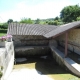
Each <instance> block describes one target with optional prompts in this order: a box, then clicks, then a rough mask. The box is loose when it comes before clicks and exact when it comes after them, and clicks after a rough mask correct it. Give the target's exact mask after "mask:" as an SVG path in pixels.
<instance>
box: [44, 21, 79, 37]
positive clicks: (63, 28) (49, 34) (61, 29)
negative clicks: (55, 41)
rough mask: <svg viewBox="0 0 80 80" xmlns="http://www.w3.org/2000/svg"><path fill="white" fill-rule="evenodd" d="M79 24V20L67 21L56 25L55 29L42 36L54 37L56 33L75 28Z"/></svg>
mask: <svg viewBox="0 0 80 80" xmlns="http://www.w3.org/2000/svg"><path fill="white" fill-rule="evenodd" d="M79 26H80V21H76V22H72V23H68V24H64V25H61V26H59V27H57V28H56V29H54V30H52V31H50V32H49V33H47V34H45V35H43V36H44V37H46V38H49V37H52V36H53V37H55V36H57V35H60V34H61V33H64V32H66V31H68V30H70V29H72V28H76V27H79Z"/></svg>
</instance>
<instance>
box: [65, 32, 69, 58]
mask: <svg viewBox="0 0 80 80" xmlns="http://www.w3.org/2000/svg"><path fill="white" fill-rule="evenodd" d="M67 53H68V32H66V34H65V57H67Z"/></svg>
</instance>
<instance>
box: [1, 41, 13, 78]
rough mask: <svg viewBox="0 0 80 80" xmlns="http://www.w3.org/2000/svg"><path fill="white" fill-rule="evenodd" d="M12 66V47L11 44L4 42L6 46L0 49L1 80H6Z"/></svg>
mask: <svg viewBox="0 0 80 80" xmlns="http://www.w3.org/2000/svg"><path fill="white" fill-rule="evenodd" d="M13 65H14V46H13V42H6V46H5V47H3V48H0V66H3V71H2V73H3V76H2V78H1V80H6V79H7V77H8V76H9V74H10V73H11V71H12V69H13Z"/></svg>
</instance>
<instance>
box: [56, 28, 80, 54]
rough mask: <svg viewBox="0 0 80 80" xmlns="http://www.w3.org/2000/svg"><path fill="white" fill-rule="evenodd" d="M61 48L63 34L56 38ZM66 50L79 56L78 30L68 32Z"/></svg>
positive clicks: (63, 43)
mask: <svg viewBox="0 0 80 80" xmlns="http://www.w3.org/2000/svg"><path fill="white" fill-rule="evenodd" d="M57 40H58V42H59V44H60V45H61V46H64V45H65V34H63V35H61V36H59V37H58V38H57ZM68 49H69V50H71V51H73V52H75V53H78V54H79V55H80V29H72V30H70V31H69V32H68Z"/></svg>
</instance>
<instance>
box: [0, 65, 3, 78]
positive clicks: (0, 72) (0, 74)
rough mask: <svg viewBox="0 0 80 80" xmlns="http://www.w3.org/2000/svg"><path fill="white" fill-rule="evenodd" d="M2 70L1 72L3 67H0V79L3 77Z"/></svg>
mask: <svg viewBox="0 0 80 80" xmlns="http://www.w3.org/2000/svg"><path fill="white" fill-rule="evenodd" d="M2 70H3V66H0V78H1V77H2V75H3V73H2Z"/></svg>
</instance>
